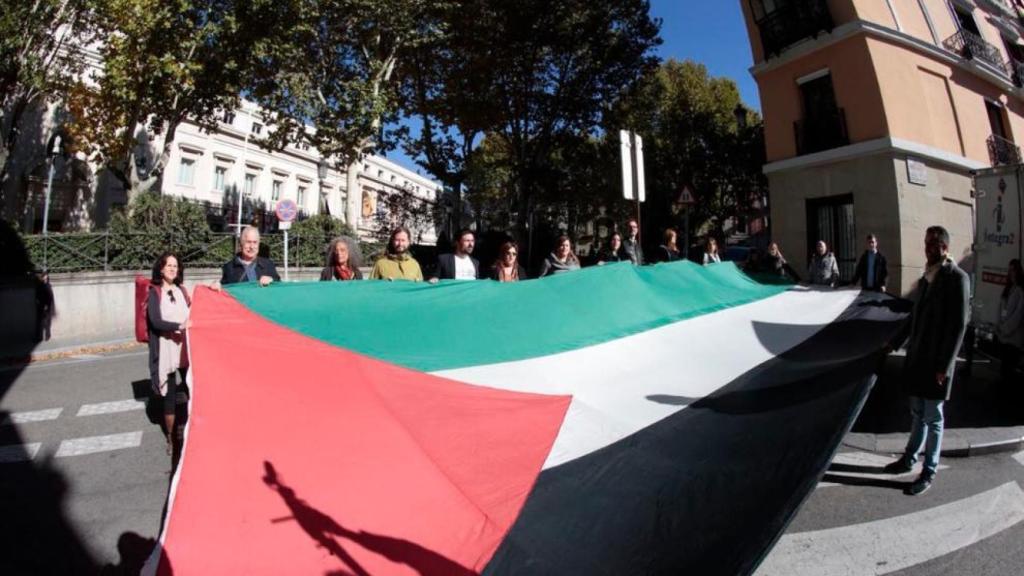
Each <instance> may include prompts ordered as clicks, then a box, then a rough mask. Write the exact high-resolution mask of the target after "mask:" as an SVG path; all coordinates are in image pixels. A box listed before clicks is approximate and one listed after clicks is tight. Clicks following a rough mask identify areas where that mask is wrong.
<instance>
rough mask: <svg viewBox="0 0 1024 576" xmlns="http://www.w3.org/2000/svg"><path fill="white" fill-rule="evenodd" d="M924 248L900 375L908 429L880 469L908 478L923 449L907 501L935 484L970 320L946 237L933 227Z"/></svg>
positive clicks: (966, 283)
mask: <svg viewBox="0 0 1024 576" xmlns="http://www.w3.org/2000/svg"><path fill="white" fill-rule="evenodd" d="M924 242H925V248H924V250H925V256H926V257H927V261H928V264H927V267H926V268H925V272H924V276H922V277H921V279H920V280H918V282H917V286H916V287H915V288H914V291H913V293H912V295H911V300H912V302H913V306H914V308H913V312H912V313H911V318H910V337H909V340H908V341H907V358H906V362H905V364H904V369H903V378H904V385H905V387H906V391H907V393H908V394H909V396H910V414H911V416H912V417H913V424H912V425H911V428H910V438H909V439H908V440H907V447H906V449H905V450H904V452H903V456H902V457H900V459H899V460H897V461H895V462H893V463H891V464H889V465H888V466H886V467H885V471H886V472H888V473H890V474H903V473H906V472H909V471H910V470H912V469H913V467H914V463H915V462H917V455H918V452H920V451H921V446H922V444H923V445H924V448H925V452H924V469H923V470H922V471H921V475H920V476H919V477H918V478H917V480H915V481H914V482H913V483H912V484H911V485H910V486H908V487H907V489H906V491H905V492H906V493H907V494H909V495H912V496H914V495H917V494H921V493H922V492H924V491H925V490H927V489H928V488H930V487H931V485H932V482H933V481H934V480H935V471H936V469H937V468H938V465H939V452H940V450H941V449H942V425H943V417H942V405H943V403H944V402H945V401H946V400H949V394H950V391H951V390H952V385H953V372H954V368H956V355H957V353H958V352H959V351H960V344H961V343H962V342H963V339H964V332H966V330H967V320H968V317H969V315H970V305H969V299H970V280H969V279H968V276H967V274H966V273H965V272H964V271H963V270H961V269H960V268H959V267H958V266H957V265H956V262H954V261H953V259H952V258H950V256H949V232H947V231H946V229H945V228H943V227H942V226H932V227H930V228H928V230H927V232H926V233H925V240H924Z"/></svg>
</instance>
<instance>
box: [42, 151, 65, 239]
mask: <svg viewBox="0 0 1024 576" xmlns="http://www.w3.org/2000/svg"><path fill="white" fill-rule="evenodd" d="M60 153H61V137H60V134H54V135H53V137H51V138H50V145H49V146H47V147H46V157H47V159H49V161H50V174H49V176H47V178H46V193H45V199H44V200H43V236H46V235H47V234H48V233H49V230H48V228H49V223H50V195H51V194H52V191H53V173H54V170H55V169H56V162H55V160H56V158H57V156H58V155H60Z"/></svg>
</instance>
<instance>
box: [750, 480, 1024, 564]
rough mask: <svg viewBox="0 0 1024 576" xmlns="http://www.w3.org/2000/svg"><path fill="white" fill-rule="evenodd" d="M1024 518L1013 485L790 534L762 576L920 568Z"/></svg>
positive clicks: (1021, 498)
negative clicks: (877, 517) (860, 521)
mask: <svg viewBox="0 0 1024 576" xmlns="http://www.w3.org/2000/svg"><path fill="white" fill-rule="evenodd" d="M1021 520H1024V491H1021V489H1020V487H1019V486H1017V483H1016V482H1008V483H1006V484H1003V485H1002V486H999V487H998V488H993V489H992V490H988V491H986V492H982V493H980V494H976V495H974V496H971V497H969V498H964V499H963V500H957V501H956V502H950V503H949V504H943V505H942V506H936V507H935V508H930V509H928V510H922V511H920V512H914V513H912V514H906V515H903V516H896V517H895V518H887V519H885V520H876V521H874V522H865V523H863V524H854V525H851V526H842V527H839V528H830V529H828V530H818V531H814V532H799V533H796V534H786V535H784V536H783V537H782V539H780V540H779V542H778V544H776V545H775V548H774V549H772V551H771V553H770V554H769V555H768V558H766V559H765V561H764V563H763V564H761V567H760V568H758V570H757V572H756V574H757V575H758V576H771V575H775V574H778V575H784V576H811V575H814V576H839V575H843V576H859V575H864V576H868V575H872V576H873V575H876V574H888V573H890V572H896V571H897V570H903V569H904V568H909V567H911V566H916V565H918V564H921V563H923V562H927V561H929V560H932V559H934V558H938V557H940V556H943V555H946V554H949V553H950V552H954V551H956V550H959V549H961V548H965V547H967V546H970V545H972V544H974V543H975V542H978V541H980V540H983V539H985V538H988V537H989V536H992V535H994V534H998V533H999V532H1002V531H1003V530H1006V529H1007V528H1009V527H1011V526H1013V525H1015V524H1017V523H1018V522H1020V521H1021Z"/></svg>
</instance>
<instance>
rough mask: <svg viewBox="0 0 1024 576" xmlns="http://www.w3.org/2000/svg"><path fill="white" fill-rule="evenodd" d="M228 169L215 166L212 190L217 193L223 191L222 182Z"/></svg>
mask: <svg viewBox="0 0 1024 576" xmlns="http://www.w3.org/2000/svg"><path fill="white" fill-rule="evenodd" d="M227 175H228V169H227V168H225V167H223V166H217V167H216V168H214V169H213V189H214V190H216V191H218V192H223V191H224V181H225V179H226V178H227Z"/></svg>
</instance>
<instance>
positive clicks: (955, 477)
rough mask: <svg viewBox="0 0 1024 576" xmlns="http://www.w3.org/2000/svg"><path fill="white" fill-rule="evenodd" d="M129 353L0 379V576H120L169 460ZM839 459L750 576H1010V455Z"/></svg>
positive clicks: (156, 508)
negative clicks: (913, 484)
mask: <svg viewBox="0 0 1024 576" xmlns="http://www.w3.org/2000/svg"><path fill="white" fill-rule="evenodd" d="M147 386H148V379H147V369H146V357H145V354H144V352H143V351H142V350H134V351H130V352H121V353H116V354H110V355H105V356H94V357H90V356H83V357H76V358H70V359H64V360H56V361H50V362H44V363H39V364H34V365H31V366H30V367H28V368H25V369H0V422H2V423H0V494H2V495H3V496H2V500H0V574H3V575H20V574H32V575H36V574H72V573H73V574H94V573H112V574H113V573H134V572H135V571H137V568H138V566H140V565H141V562H142V561H143V560H144V559H145V557H146V555H147V554H148V553H149V551H150V550H151V549H152V547H153V545H154V543H155V538H156V537H157V535H158V533H159V530H160V519H161V516H162V513H163V507H164V502H165V498H166V494H167V488H168V483H169V479H170V457H169V456H167V454H166V453H165V449H164V439H163V435H162V432H161V430H160V427H159V425H158V424H157V423H156V422H157V417H158V413H155V414H154V413H149V414H148V413H147V410H146V407H145V401H144V399H145V397H146V394H147ZM888 461H889V458H888V456H884V455H877V454H872V453H867V452H856V451H851V450H848V449H844V450H843V451H842V452H841V453H840V454H839V455H838V456H837V458H836V461H835V462H834V463H833V466H832V467H831V469H830V471H829V472H828V473H827V474H826V476H825V478H823V481H822V483H821V484H820V485H819V486H818V488H817V489H816V490H815V491H814V493H813V494H812V495H811V496H810V497H809V498H808V500H807V501H806V502H805V503H804V505H803V507H802V508H801V509H800V511H799V513H798V514H797V516H796V517H795V518H794V519H793V521H792V523H791V524H790V526H789V528H788V530H787V532H786V534H784V535H783V536H782V538H781V539H780V540H779V542H778V543H777V544H776V546H775V548H774V549H773V551H772V553H771V554H770V555H769V557H768V558H767V559H766V561H765V562H764V564H763V565H762V567H761V568H760V570H759V571H758V574H761V575H771V574H784V575H786V576H803V575H811V574H813V575H816V576H818V575H820V576H835V575H840V574H842V575H846V576H852V575H859V574H865V575H867V574H895V575H910V574H914V575H931V574H949V575H953V574H957V575H960V574H971V575H975V576H988V575H992V576H996V575H999V576H1002V575H1019V574H1022V573H1024V546H1021V543H1022V542H1024V489H1022V488H1024V453H1021V454H1016V455H1015V454H1012V453H1003V454H994V455H989V456H976V457H972V458H961V459H950V458H947V459H944V460H943V462H942V466H943V468H942V469H940V472H939V475H938V479H937V482H936V484H935V485H934V486H933V487H932V489H931V490H930V491H928V492H926V493H925V494H923V495H921V496H917V497H910V496H905V495H904V494H903V493H902V488H903V486H905V485H906V484H907V483H909V482H910V481H911V480H913V478H914V475H913V474H910V475H904V476H900V477H891V476H886V475H884V474H882V473H881V470H880V467H881V466H882V465H884V464H885V463H886V462H888Z"/></svg>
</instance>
